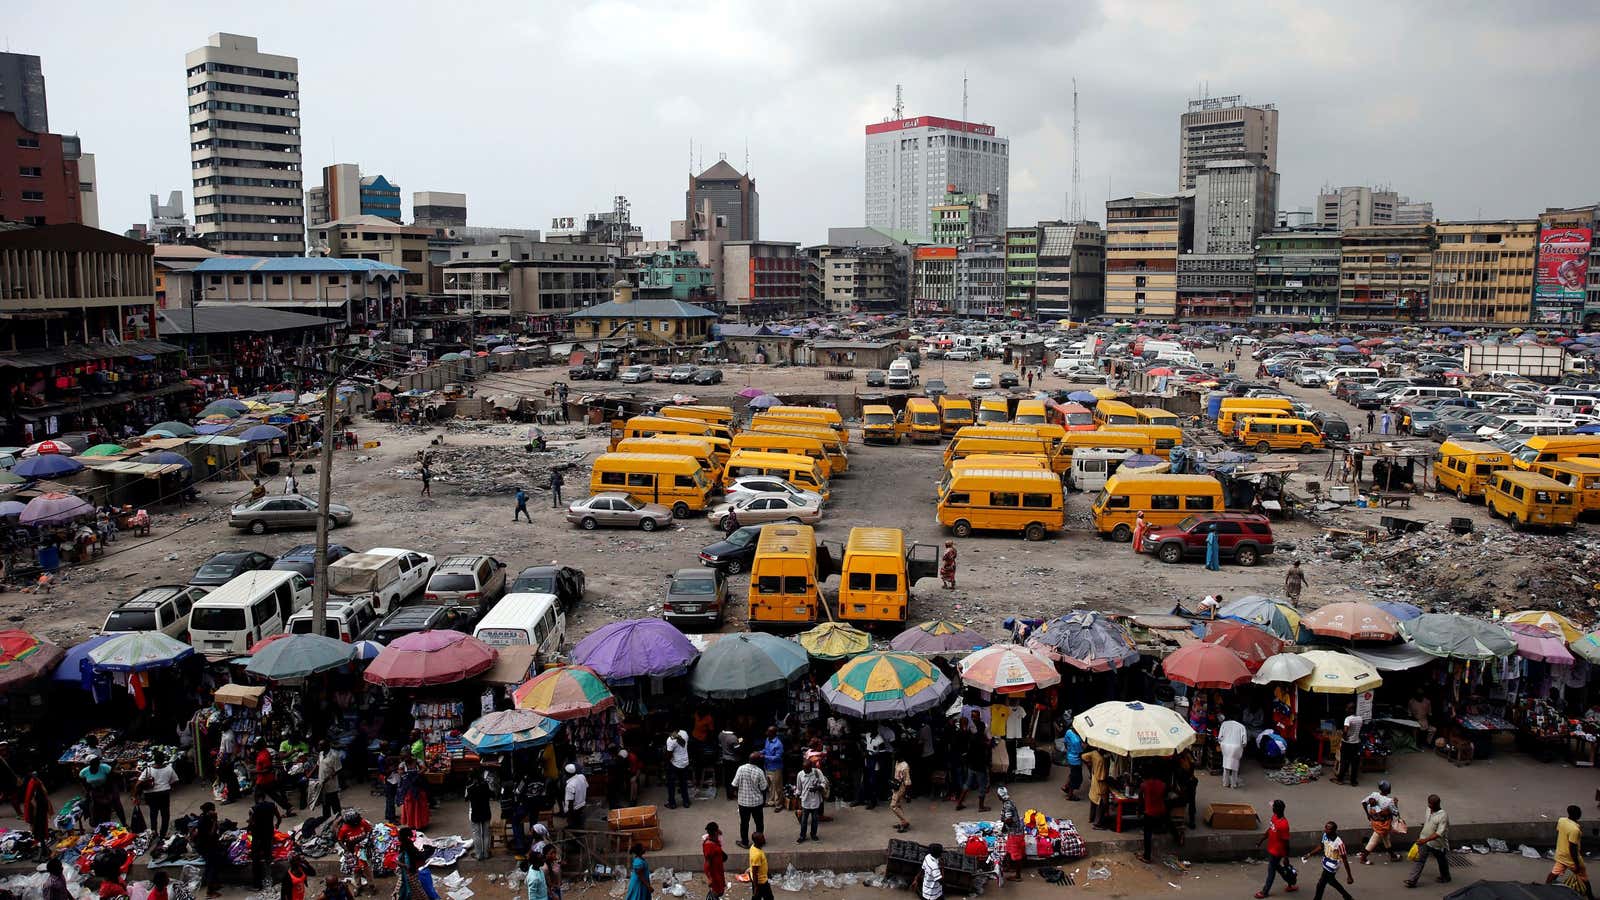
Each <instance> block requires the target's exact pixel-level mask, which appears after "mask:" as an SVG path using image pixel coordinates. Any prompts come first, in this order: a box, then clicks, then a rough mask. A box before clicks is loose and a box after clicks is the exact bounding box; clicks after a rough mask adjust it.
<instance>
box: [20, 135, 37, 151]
mask: <svg viewBox="0 0 1600 900" xmlns="http://www.w3.org/2000/svg"><path fill="white" fill-rule="evenodd" d="M17 146H18V147H23V148H37V147H38V146H39V139H38V138H36V137H19V138H17Z"/></svg>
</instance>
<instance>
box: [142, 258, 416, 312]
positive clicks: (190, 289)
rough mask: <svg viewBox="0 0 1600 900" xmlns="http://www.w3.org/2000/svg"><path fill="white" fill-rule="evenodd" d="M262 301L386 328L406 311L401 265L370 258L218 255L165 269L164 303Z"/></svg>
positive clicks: (245, 303)
mask: <svg viewBox="0 0 1600 900" xmlns="http://www.w3.org/2000/svg"><path fill="white" fill-rule="evenodd" d="M197 297H198V298H199V302H200V303H201V304H202V305H220V304H235V305H239V306H263V307H268V308H270V309H283V310H288V311H290V312H299V313H306V314H307V315H317V316H322V317H323V318H325V319H334V320H339V321H342V323H343V324H344V325H345V326H347V327H350V328H359V329H364V328H387V327H388V326H389V324H390V323H391V322H393V321H394V320H396V319H400V318H404V317H405V315H406V300H407V298H406V285H405V270H404V269H402V268H400V267H399V266H392V265H389V264H388V263H382V262H377V261H375V260H370V259H334V258H332V257H316V256H312V257H258V256H217V257H211V258H209V259H203V260H201V261H200V262H199V264H197V265H196V266H194V268H192V269H189V270H188V271H187V272H178V271H172V272H168V273H167V308H168V309H182V308H184V307H186V306H187V305H189V304H190V303H192V302H194V299H195V298H197Z"/></svg>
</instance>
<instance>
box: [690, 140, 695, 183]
mask: <svg viewBox="0 0 1600 900" xmlns="http://www.w3.org/2000/svg"><path fill="white" fill-rule="evenodd" d="M689 174H690V175H693V174H694V138H689Z"/></svg>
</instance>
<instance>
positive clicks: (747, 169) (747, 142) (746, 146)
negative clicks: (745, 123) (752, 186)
mask: <svg viewBox="0 0 1600 900" xmlns="http://www.w3.org/2000/svg"><path fill="white" fill-rule="evenodd" d="M744 173H745V174H746V175H749V174H750V139H749V138H745V139H744Z"/></svg>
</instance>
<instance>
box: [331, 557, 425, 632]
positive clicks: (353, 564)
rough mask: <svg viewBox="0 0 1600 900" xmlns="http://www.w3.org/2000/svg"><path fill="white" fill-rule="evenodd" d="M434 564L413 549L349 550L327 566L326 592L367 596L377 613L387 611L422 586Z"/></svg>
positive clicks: (348, 596)
mask: <svg viewBox="0 0 1600 900" xmlns="http://www.w3.org/2000/svg"><path fill="white" fill-rule="evenodd" d="M436 566H437V563H436V562H435V560H434V558H433V557H432V556H430V555H428V554H426V553H419V552H417V551H416V550H404V549H400V548H398V547H374V548H372V549H371V550H368V551H367V552H365V553H352V554H350V555H349V556H346V557H344V558H343V559H340V560H339V561H338V562H335V563H331V564H330V565H329V566H328V593H329V594H331V595H333V596H335V597H341V598H346V599H356V598H360V597H367V598H370V599H371V600H372V606H373V609H374V610H376V611H377V614H378V615H380V616H382V615H387V614H388V613H389V612H390V611H391V610H393V609H394V608H395V607H397V606H399V605H400V604H401V603H402V602H404V601H405V600H406V598H408V597H410V596H412V595H413V594H416V593H417V592H418V591H420V590H422V588H423V586H424V585H426V584H427V583H428V578H429V576H431V575H433V570H434V568H435V567H436Z"/></svg>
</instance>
